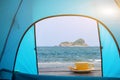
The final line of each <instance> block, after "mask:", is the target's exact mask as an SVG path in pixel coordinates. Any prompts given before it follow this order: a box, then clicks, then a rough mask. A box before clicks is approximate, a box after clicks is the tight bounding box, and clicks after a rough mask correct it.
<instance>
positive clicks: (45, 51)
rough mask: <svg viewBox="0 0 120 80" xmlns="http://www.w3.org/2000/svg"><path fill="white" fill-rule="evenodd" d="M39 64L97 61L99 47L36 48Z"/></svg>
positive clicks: (98, 58) (99, 57) (99, 55)
mask: <svg viewBox="0 0 120 80" xmlns="http://www.w3.org/2000/svg"><path fill="white" fill-rule="evenodd" d="M37 55H38V57H37V58H38V62H39V63H52V62H61V63H62V62H77V61H95V60H96V61H97V60H98V61H99V60H100V59H101V54H100V48H99V47H59V46H53V47H37Z"/></svg>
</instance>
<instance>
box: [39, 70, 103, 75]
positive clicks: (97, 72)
mask: <svg viewBox="0 0 120 80" xmlns="http://www.w3.org/2000/svg"><path fill="white" fill-rule="evenodd" d="M39 74H40V75H59V76H101V70H93V71H91V72H86V73H83V72H82V73H75V72H72V71H70V70H64V69H56V70H55V69H48V70H45V69H40V70H39Z"/></svg>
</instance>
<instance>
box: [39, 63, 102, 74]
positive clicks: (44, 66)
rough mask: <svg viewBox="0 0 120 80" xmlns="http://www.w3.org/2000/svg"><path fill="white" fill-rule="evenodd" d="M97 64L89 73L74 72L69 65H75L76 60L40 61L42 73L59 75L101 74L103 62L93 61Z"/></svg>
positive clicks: (40, 71)
mask: <svg viewBox="0 0 120 80" xmlns="http://www.w3.org/2000/svg"><path fill="white" fill-rule="evenodd" d="M92 63H93V64H94V66H95V69H94V70H93V71H90V72H87V73H83V72H82V73H75V72H72V71H71V70H70V69H69V68H68V66H74V62H68V63H66V62H63V63H60V62H51V63H39V74H40V75H59V76H63V75H64V76H101V62H100V61H94V62H92Z"/></svg>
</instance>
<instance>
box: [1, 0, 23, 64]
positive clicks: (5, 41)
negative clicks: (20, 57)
mask: <svg viewBox="0 0 120 80" xmlns="http://www.w3.org/2000/svg"><path fill="white" fill-rule="evenodd" d="M22 2H23V0H21V1H20V3H19V6H18V8H17V10H16V12H15V14H14V17H13V20H12V23H11V25H10V29H9V31H8V35H7V38H6V40H5V43H4V47H3V50H2V53H1V56H0V62H1V60H2V57H3V54H4V52H5V48H6V45H7V42H8V38H9V35H10V33H11V30H12V27H13V25H14V22H15V19H16V16H17V13H18V11H19V9H20V7H21V4H22Z"/></svg>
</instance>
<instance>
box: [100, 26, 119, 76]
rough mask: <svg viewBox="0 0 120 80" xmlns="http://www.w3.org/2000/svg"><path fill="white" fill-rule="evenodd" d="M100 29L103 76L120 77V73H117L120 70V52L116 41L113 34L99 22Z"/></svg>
mask: <svg viewBox="0 0 120 80" xmlns="http://www.w3.org/2000/svg"><path fill="white" fill-rule="evenodd" d="M99 31H100V39H101V40H100V41H101V46H102V65H103V66H102V68H103V76H111V77H115V76H116V75H117V77H120V76H119V75H120V73H118V74H117V72H120V71H119V70H120V69H119V67H120V54H119V51H118V48H117V46H116V43H115V41H114V39H113V37H112V35H110V33H109V32H108V30H107V29H105V28H104V27H103V25H101V24H99ZM108 45H109V46H108ZM115 65H116V66H115ZM115 73H116V74H115Z"/></svg>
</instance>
